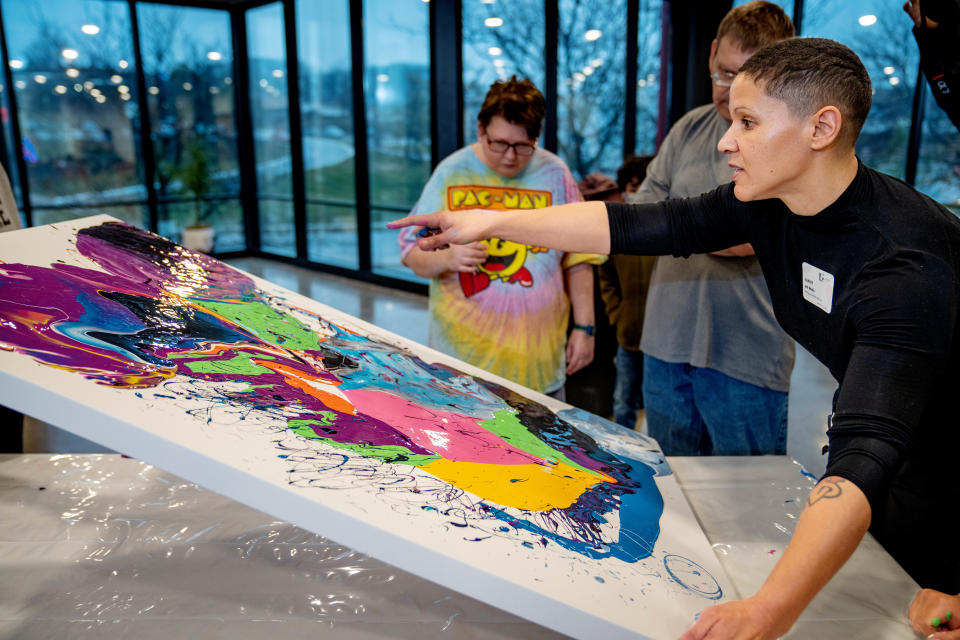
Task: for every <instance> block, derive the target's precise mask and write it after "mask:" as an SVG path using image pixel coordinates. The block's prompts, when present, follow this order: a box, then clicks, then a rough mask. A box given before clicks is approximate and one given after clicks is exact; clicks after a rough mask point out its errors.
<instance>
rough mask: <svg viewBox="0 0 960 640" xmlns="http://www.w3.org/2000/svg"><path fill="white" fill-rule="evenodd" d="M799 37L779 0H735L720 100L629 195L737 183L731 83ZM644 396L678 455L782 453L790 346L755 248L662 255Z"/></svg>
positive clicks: (653, 196)
mask: <svg viewBox="0 0 960 640" xmlns="http://www.w3.org/2000/svg"><path fill="white" fill-rule="evenodd" d="M792 36H793V23H792V22H791V21H790V18H788V17H787V16H786V14H784V12H783V10H782V9H781V8H780V7H778V6H777V5H775V4H773V3H771V2H763V1H759V0H758V1H754V2H750V3H748V4H745V5H743V6H740V7H736V8H734V9H732V10H731V11H730V12H729V13H727V15H726V16H725V17H724V18H723V20H722V21H721V22H720V26H719V28H718V29H717V37H716V39H715V40H714V41H713V43H712V44H711V45H710V59H709V66H710V78H711V80H712V81H713V102H712V104H707V105H703V106H701V107H697V108H696V109H693V110H692V111H690V112H688V113H687V114H686V115H684V116H683V117H682V118H680V120H678V121H677V123H676V124H675V125H674V126H673V127H672V128H671V129H670V132H669V133H668V134H667V137H666V138H665V139H664V141H663V144H662V145H661V147H660V149H659V150H658V151H657V155H656V157H655V158H654V159H653V160H652V161H651V162H650V166H649V167H647V175H646V178H645V179H644V181H643V183H642V184H641V186H640V189H639V190H638V191H637V193H636V194H634V195H633V196H632V197H630V199H629V201H630V202H635V203H644V202H658V201H660V200H665V199H667V198H686V197H692V196H697V195H700V194H701V193H703V192H705V191H709V190H712V189H714V188H715V187H716V186H717V185H720V184H723V183H726V182H729V181H730V169H729V167H728V166H727V158H726V156H725V155H724V154H723V153H720V152H719V151H718V150H717V141H719V140H720V138H721V136H723V133H724V131H725V130H726V129H727V127H729V126H730V122H731V120H732V116H731V114H730V107H729V99H730V85H731V83H732V82H733V79H734V78H735V77H736V75H737V71H738V70H739V69H740V66H741V65H742V64H743V63H744V62H745V61H746V60H747V59H748V58H749V57H750V56H751V54H753V52H754V51H756V50H757V49H758V48H759V47H761V46H763V45H765V44H768V43H771V42H776V41H778V40H783V39H785V38H790V37H792ZM640 351H641V352H643V404H644V408H645V411H646V420H647V427H648V430H649V433H650V435H651V436H652V437H653V438H654V439H655V440H657V442H659V443H660V446H661V447H662V448H663V452H664V453H665V454H667V455H674V456H691V455H748V454H782V453H784V452H785V451H786V437H787V436H786V432H787V391H788V389H789V385H790V373H791V371H792V370H793V361H794V344H793V341H792V340H790V338H789V337H787V335H786V334H785V333H784V332H783V330H782V329H781V328H780V326H779V325H778V324H777V320H776V318H775V317H774V314H773V305H772V303H771V301H770V294H769V292H768V291H767V285H766V284H765V283H764V280H763V273H762V272H761V270H760V264H759V262H758V261H757V258H756V257H755V256H754V255H753V249H752V248H751V247H750V246H749V245H741V246H737V247H729V248H725V249H724V250H721V251H715V252H713V253H710V254H706V255H693V256H690V257H689V258H678V257H674V256H660V257H658V258H657V259H656V264H655V265H654V267H653V273H652V275H651V277H650V288H649V291H648V293H647V304H646V315H645V316H644V319H643V336H642V338H641V341H640Z"/></svg>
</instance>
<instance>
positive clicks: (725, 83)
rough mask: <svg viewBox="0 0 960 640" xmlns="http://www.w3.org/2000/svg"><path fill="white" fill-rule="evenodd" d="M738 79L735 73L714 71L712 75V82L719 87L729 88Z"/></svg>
mask: <svg viewBox="0 0 960 640" xmlns="http://www.w3.org/2000/svg"><path fill="white" fill-rule="evenodd" d="M736 77H737V73H736V72H735V71H714V72H713V73H711V74H710V80H712V81H713V84H715V85H717V86H718V87H729V86H730V85H732V84H733V79H734V78H736Z"/></svg>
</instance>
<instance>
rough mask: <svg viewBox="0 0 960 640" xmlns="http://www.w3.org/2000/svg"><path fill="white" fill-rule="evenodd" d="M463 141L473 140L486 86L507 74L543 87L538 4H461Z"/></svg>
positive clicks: (515, 0) (468, 0)
mask: <svg viewBox="0 0 960 640" xmlns="http://www.w3.org/2000/svg"><path fill="white" fill-rule="evenodd" d="M461 22H462V24H463V27H462V31H463V54H462V55H463V136H464V139H465V140H466V141H467V142H472V141H474V140H476V136H477V113H478V112H479V111H480V105H481V104H483V98H484V96H486V95H487V90H489V88H490V85H491V84H493V83H494V82H496V81H497V80H506V79H507V78H509V77H510V76H512V75H513V74H516V75H517V77H519V78H521V79H522V78H529V79H530V80H531V81H532V82H533V83H534V84H535V85H537V87H539V88H540V90H541V91H542V90H543V87H544V75H543V67H544V65H543V49H544V33H545V31H544V20H543V0H511V2H500V3H489V2H483V0H463V9H462V15H461Z"/></svg>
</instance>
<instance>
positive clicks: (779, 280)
mask: <svg viewBox="0 0 960 640" xmlns="http://www.w3.org/2000/svg"><path fill="white" fill-rule="evenodd" d="M871 102H872V85H871V82H870V76H869V74H868V73H867V70H866V68H864V66H863V63H862V62H861V60H860V59H859V58H858V57H857V55H856V54H855V53H854V52H853V51H851V50H850V49H849V48H848V47H846V46H844V45H842V44H840V43H838V42H834V41H832V40H826V39H823V38H789V39H786V40H783V41H780V42H775V43H773V44H769V45H766V46H764V47H762V48H761V49H760V50H758V51H757V52H756V53H754V55H753V56H751V57H750V59H749V60H747V61H746V62H745V63H744V64H743V66H742V67H741V68H740V72H739V73H738V74H737V75H736V77H735V79H734V81H733V84H732V86H731V87H730V113H731V114H732V115H733V116H734V117H733V121H732V122H731V125H730V127H729V128H728V129H727V131H726V133H724V135H723V137H722V138H721V139H720V141H719V143H718V148H719V149H720V150H721V151H722V152H723V153H725V154H727V157H728V160H729V166H730V168H731V169H732V182H729V183H726V184H724V185H722V186H720V187H717V188H716V189H714V190H713V191H710V192H707V193H704V194H702V195H700V196H699V197H694V198H688V199H682V200H681V199H671V200H666V201H662V202H658V203H653V204H643V205H634V204H617V203H600V202H580V203H573V204H568V205H564V206H560V207H551V208H550V209H548V210H544V211H542V212H533V213H532V214H527V215H516V214H511V213H509V212H498V213H495V214H493V215H480V214H479V213H471V212H457V213H456V214H451V213H450V212H446V211H441V212H437V213H434V214H432V215H424V216H412V217H408V218H406V219H402V220H397V221H395V222H393V223H390V225H388V226H391V227H394V228H396V227H402V226H406V225H427V226H430V227H434V228H437V229H439V232H438V233H437V234H435V235H433V236H431V237H429V238H425V239H423V240H421V248H423V249H424V250H431V249H434V248H437V247H440V246H443V245H445V244H450V243H466V242H470V241H471V240H473V239H476V238H478V237H485V236H487V235H497V236H499V237H504V238H509V239H511V240H513V241H515V242H530V243H535V244H538V245H544V246H549V247H554V248H558V249H563V250H565V251H591V252H598V253H614V254H616V253H634V254H639V255H650V254H666V253H672V254H673V255H678V256H682V255H690V254H693V253H708V252H711V251H716V250H719V249H721V248H723V247H729V246H734V245H737V244H740V243H744V242H750V243H751V244H752V246H753V247H754V249H755V250H756V255H757V259H758V260H759V261H760V263H761V264H762V265H763V274H764V277H765V279H766V282H767V285H768V287H769V289H770V294H771V299H772V300H773V303H774V305H775V308H776V312H777V319H778V320H779V321H780V322H781V324H782V325H783V328H784V330H785V331H787V332H788V333H789V334H790V335H791V336H792V337H794V338H795V339H796V340H797V342H798V343H799V344H802V345H803V346H804V347H805V348H806V349H807V350H808V351H810V353H811V354H813V355H814V356H815V357H816V358H817V359H818V360H820V362H822V363H823V364H824V365H825V366H826V367H827V368H828V369H829V370H830V372H831V374H832V375H833V377H834V378H835V379H836V380H837V383H838V390H837V393H836V394H835V396H834V401H833V413H832V415H831V417H830V421H829V425H830V426H829V429H828V430H827V439H828V453H829V457H828V458H827V465H826V471H825V473H824V475H823V477H822V478H821V479H820V480H819V481H818V482H817V484H816V486H814V488H813V489H812V490H811V492H810V495H809V496H808V498H807V502H806V505H805V506H804V509H803V511H802V512H801V514H800V516H799V518H798V519H797V523H796V528H795V530H794V533H793V535H792V537H791V539H790V543H789V544H788V545H787V548H786V549H785V551H784V553H783V554H782V555H781V556H780V559H779V560H778V561H777V563H776V565H775V566H774V568H773V570H772V571H771V573H770V575H769V576H768V577H767V579H766V580H765V582H764V583H763V585H762V586H761V587H760V588H759V589H758V590H757V592H756V593H754V594H753V595H750V596H748V597H746V598H744V599H742V600H735V601H731V602H725V603H723V604H719V605H716V606H712V607H709V608H707V609H705V610H704V611H703V612H702V613H701V614H700V616H699V618H698V620H697V622H696V623H695V624H694V625H693V627H692V628H691V629H690V630H688V631H687V633H685V634H684V635H683V636H682V637H681V639H682V640H725V639H738V640H739V639H744V640H745V639H747V638H749V639H752V640H767V639H770V640H772V639H774V638H779V637H780V636H782V635H784V634H785V633H787V632H788V631H789V630H790V628H791V627H792V625H793V623H794V622H795V621H796V620H797V618H798V617H799V615H800V613H801V612H802V611H803V610H804V609H805V608H806V606H807V605H808V604H809V603H810V601H811V600H812V599H813V597H814V596H815V595H816V594H817V593H818V592H819V591H820V590H821V589H822V588H823V586H824V585H825V584H826V583H827V582H828V581H829V580H830V578H831V577H832V576H833V575H834V574H835V573H836V572H837V571H838V570H839V568H840V567H841V566H842V565H843V564H844V563H845V562H846V560H847V559H848V558H849V557H850V556H851V554H853V552H854V550H855V549H856V548H857V545H858V544H859V542H860V540H861V539H862V538H863V536H864V535H865V533H866V532H867V530H868V529H869V531H870V532H871V533H872V534H873V535H874V537H875V538H876V540H877V541H878V542H879V543H880V544H881V545H883V547H884V548H885V549H886V550H887V551H888V552H889V553H890V554H891V555H892V556H893V558H894V559H895V560H896V561H897V562H898V563H900V565H901V566H902V567H903V568H904V569H905V570H906V571H907V573H909V574H910V575H911V577H913V579H914V580H916V581H917V582H918V583H919V584H920V586H921V587H924V588H929V589H936V590H938V591H941V592H943V593H957V592H960V557H958V556H957V554H956V553H955V551H956V546H957V545H956V541H957V539H956V531H957V530H958V528H960V516H958V515H957V509H955V508H954V505H956V504H958V503H960V484H958V483H957V478H956V467H955V458H956V451H957V450H958V449H960V429H958V428H957V412H956V402H955V394H956V389H957V388H958V387H960V220H958V219H957V216H955V215H954V214H953V213H952V212H951V211H950V210H949V209H947V208H946V207H944V206H943V205H941V204H939V203H937V202H935V201H934V200H932V199H931V198H929V197H928V196H926V195H924V194H922V193H920V192H918V191H917V190H915V189H914V188H913V187H911V186H909V185H907V184H906V183H904V182H902V181H900V180H898V179H896V178H893V177H891V176H888V175H884V174H882V173H880V172H878V171H875V170H873V169H871V168H869V167H867V166H865V165H864V164H863V163H862V162H860V159H859V158H858V157H857V156H856V150H855V148H856V147H855V145H856V141H857V138H858V136H859V134H860V131H861V129H862V127H863V123H864V121H865V120H866V118H867V115H868V113H869V111H870V106H871ZM645 373H646V372H645ZM863 588H864V589H870V588H872V585H869V584H865V585H864V586H863Z"/></svg>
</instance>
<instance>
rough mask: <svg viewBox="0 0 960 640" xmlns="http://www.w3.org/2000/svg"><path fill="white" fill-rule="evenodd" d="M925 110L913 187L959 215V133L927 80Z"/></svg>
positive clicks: (924, 81)
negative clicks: (934, 95)
mask: <svg viewBox="0 0 960 640" xmlns="http://www.w3.org/2000/svg"><path fill="white" fill-rule="evenodd" d="M923 83H924V85H925V86H926V89H925V90H926V92H927V95H926V106H925V109H924V117H923V127H922V129H921V131H922V135H923V137H922V138H921V140H920V160H919V163H918V164H917V180H916V185H915V186H916V187H917V189H919V190H920V191H923V192H924V193H926V194H927V195H928V196H930V197H931V198H933V199H934V200H936V201H937V202H940V203H942V204H945V205H946V206H948V207H950V208H952V209H953V210H954V212H956V213H957V214H958V215H960V133H958V132H957V129H956V127H954V126H953V123H952V122H950V118H948V117H947V114H946V113H944V111H943V109H941V108H940V105H938V104H937V102H936V99H935V98H934V97H933V92H932V91H931V89H930V85H929V84H928V83H927V81H926V78H924V80H923Z"/></svg>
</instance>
